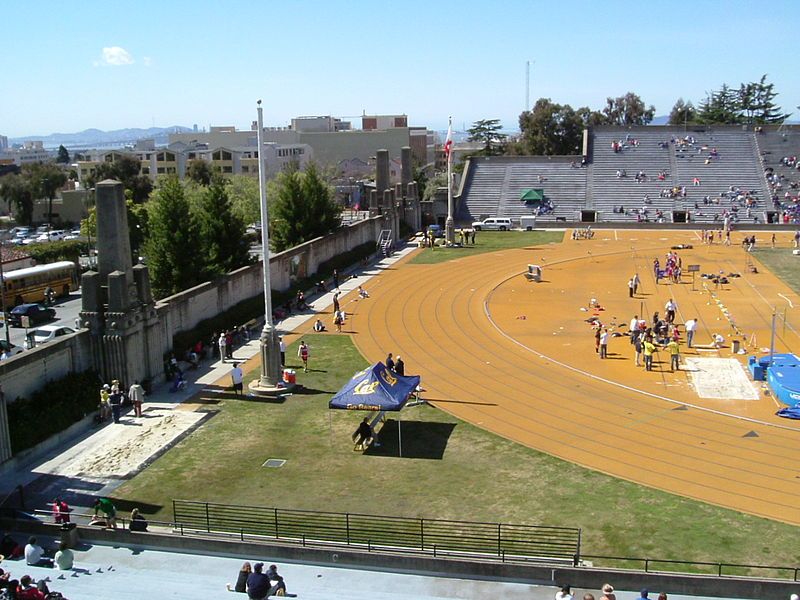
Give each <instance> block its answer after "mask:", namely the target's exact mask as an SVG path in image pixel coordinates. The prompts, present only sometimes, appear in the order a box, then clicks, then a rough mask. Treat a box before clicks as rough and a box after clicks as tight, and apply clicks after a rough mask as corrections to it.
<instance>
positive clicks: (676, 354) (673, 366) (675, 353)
mask: <svg viewBox="0 0 800 600" xmlns="http://www.w3.org/2000/svg"><path fill="white" fill-rule="evenodd" d="M667 350H669V371H670V373H674V372H675V371H679V370H680V366H679V363H680V360H681V347H680V344H678V341H677V340H676V339H675V338H673V339H671V340H670V341H669V344H667Z"/></svg>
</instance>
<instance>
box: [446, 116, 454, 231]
mask: <svg viewBox="0 0 800 600" xmlns="http://www.w3.org/2000/svg"><path fill="white" fill-rule="evenodd" d="M452 134H453V117H450V118H449V121H448V126H447V138H448V139H447V140H446V141H445V152H446V153H447V221H445V224H444V240H445V243H446V244H447V245H448V246H452V245H453V244H455V243H456V228H455V222H454V221H453V158H452V157H453V151H452V144H453V140H452V139H451V137H450V136H451V135H452Z"/></svg>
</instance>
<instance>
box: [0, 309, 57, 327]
mask: <svg viewBox="0 0 800 600" xmlns="http://www.w3.org/2000/svg"><path fill="white" fill-rule="evenodd" d="M22 317H28V319H29V320H30V321H29V322H30V324H31V325H35V324H36V323H45V322H47V321H52V320H53V319H55V317H56V311H55V310H53V309H52V308H47V307H46V306H43V305H41V304H20V305H19V306H15V307H14V308H12V309H11V312H10V313H8V324H9V325H12V326H14V327H22Z"/></svg>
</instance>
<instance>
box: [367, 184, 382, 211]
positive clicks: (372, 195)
mask: <svg viewBox="0 0 800 600" xmlns="http://www.w3.org/2000/svg"><path fill="white" fill-rule="evenodd" d="M380 212H381V211H380V207H379V206H378V191H377V190H370V191H369V216H370V217H374V216H375V215H377V214H379V213H380Z"/></svg>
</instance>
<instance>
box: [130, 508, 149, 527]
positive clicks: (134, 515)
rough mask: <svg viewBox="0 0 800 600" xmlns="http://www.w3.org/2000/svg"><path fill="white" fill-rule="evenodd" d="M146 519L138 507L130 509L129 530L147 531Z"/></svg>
mask: <svg viewBox="0 0 800 600" xmlns="http://www.w3.org/2000/svg"><path fill="white" fill-rule="evenodd" d="M147 525H148V523H147V519H145V518H144V517H143V516H142V514H141V513H140V512H139V509H138V508H134V509H133V510H132V511H131V522H130V523H129V524H128V530H129V531H139V532H142V531H147Z"/></svg>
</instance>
